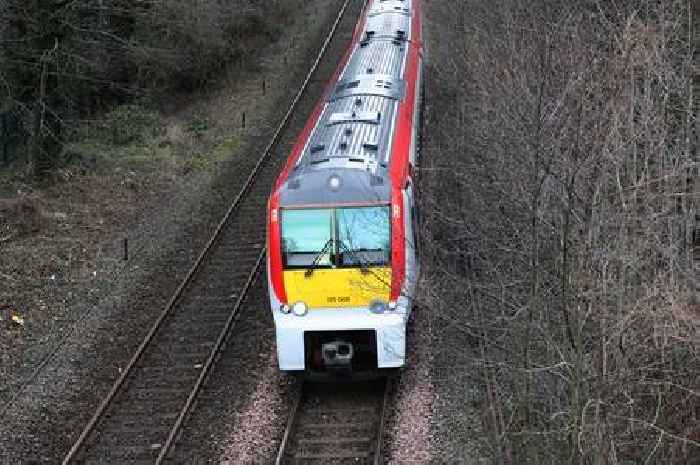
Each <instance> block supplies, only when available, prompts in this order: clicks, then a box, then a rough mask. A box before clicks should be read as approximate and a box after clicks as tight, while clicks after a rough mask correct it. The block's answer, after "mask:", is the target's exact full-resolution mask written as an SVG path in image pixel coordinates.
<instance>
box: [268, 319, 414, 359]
mask: <svg viewBox="0 0 700 465" xmlns="http://www.w3.org/2000/svg"><path fill="white" fill-rule="evenodd" d="M397 310H398V309H397ZM273 315H274V318H275V330H276V332H277V358H278V361H279V367H280V370H285V371H286V370H303V369H304V368H305V366H304V332H306V331H353V330H374V331H375V334H376V337H377V365H378V368H398V367H401V366H403V365H404V363H405V359H406V321H407V318H406V313H404V312H400V311H395V312H387V313H385V314H382V315H376V314H374V313H372V312H370V311H369V310H367V309H365V308H343V309H316V310H314V309H312V310H310V311H309V313H308V314H307V315H306V316H303V317H298V316H296V315H293V314H289V315H285V314H283V313H282V312H280V311H279V310H274V311H273Z"/></svg>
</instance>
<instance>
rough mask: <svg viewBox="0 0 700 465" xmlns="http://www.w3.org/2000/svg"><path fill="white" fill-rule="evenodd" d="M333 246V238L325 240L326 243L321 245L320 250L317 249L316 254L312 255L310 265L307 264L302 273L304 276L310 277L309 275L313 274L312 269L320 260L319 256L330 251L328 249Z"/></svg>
mask: <svg viewBox="0 0 700 465" xmlns="http://www.w3.org/2000/svg"><path fill="white" fill-rule="evenodd" d="M332 248H333V239H328V241H326V244H325V245H324V246H323V248H322V249H321V250H319V251H318V253H317V254H316V256H315V257H314V260H313V261H312V262H311V265H309V268H308V269H307V270H306V272H305V273H304V276H306V277H307V278H308V277H310V276H311V275H313V274H314V271H315V270H316V268H317V267H318V264H319V262H320V261H321V258H323V256H324V255H325V254H326V253H328V252H329V251H330V249H332Z"/></svg>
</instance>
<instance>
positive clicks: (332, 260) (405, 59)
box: [267, 0, 423, 374]
mask: <svg viewBox="0 0 700 465" xmlns="http://www.w3.org/2000/svg"><path fill="white" fill-rule="evenodd" d="M422 80H423V48H422V22H421V1H420V0H370V1H369V2H368V3H367V4H366V6H365V8H364V11H363V12H362V15H361V19H360V22H359V23H358V25H357V27H356V30H355V34H354V37H353V40H352V44H351V46H350V48H349V50H348V51H347V53H346V55H345V57H344V58H343V60H342V62H341V63H340V64H339V66H338V69H337V70H336V73H335V75H334V76H333V78H332V79H331V81H330V82H329V84H328V86H327V88H326V91H325V93H324V95H323V98H322V100H321V101H320V102H319V103H318V105H317V107H316V109H315V110H314V112H313V113H312V115H311V116H310V118H309V119H308V122H307V124H306V127H305V128H304V130H303V132H302V133H301V134H300V136H299V139H298V141H297V143H296V145H295V147H294V149H293V150H292V152H291V154H290V155H289V159H288V161H287V164H286V167H285V168H284V170H283V171H282V173H281V174H280V176H279V178H278V180H277V182H276V183H275V185H274V187H273V190H272V194H271V196H270V199H269V205H268V224H267V246H268V249H267V250H268V259H267V270H268V280H269V295H270V305H271V308H272V313H273V315H274V321H275V328H276V335H277V354H278V361H279V367H280V369H281V370H284V371H306V372H312V373H317V374H323V373H326V374H337V373H358V372H363V371H373V372H374V371H376V370H377V369H385V368H398V367H401V366H403V365H404V364H405V360H406V326H407V322H408V319H409V315H410V312H411V309H412V298H413V295H414V293H415V290H416V285H417V281H418V275H419V263H418V257H417V244H418V243H417V239H418V237H417V216H416V213H417V212H416V205H415V199H414V196H415V187H414V177H413V173H414V167H415V166H416V163H417V161H418V160H417V158H418V154H419V147H418V144H419V133H420V123H421V118H420V110H421V101H422V96H421V89H422Z"/></svg>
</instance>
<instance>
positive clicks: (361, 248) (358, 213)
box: [282, 206, 391, 269]
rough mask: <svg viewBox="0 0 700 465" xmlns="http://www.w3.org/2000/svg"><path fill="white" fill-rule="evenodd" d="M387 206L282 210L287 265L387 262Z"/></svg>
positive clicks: (352, 265)
mask: <svg viewBox="0 0 700 465" xmlns="http://www.w3.org/2000/svg"><path fill="white" fill-rule="evenodd" d="M390 214H391V212H390V208H389V206H378V207H352V208H334V209H298V210H297V209H295V210H291V209H288V210H283V211H282V251H283V256H284V266H285V268H286V269H295V268H296V269H299V268H309V267H313V268H336V267H338V268H361V267H367V266H387V265H389V263H390V260H391V221H390Z"/></svg>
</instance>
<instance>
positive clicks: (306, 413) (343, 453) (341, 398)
mask: <svg viewBox="0 0 700 465" xmlns="http://www.w3.org/2000/svg"><path fill="white" fill-rule="evenodd" d="M391 384H392V381H391V379H389V378H386V379H383V380H380V381H372V382H365V383H354V384H310V383H305V384H304V385H303V386H302V389H301V394H300V396H299V398H298V399H297V401H296V404H295V405H294V408H293V409H292V413H291V415H290V419H289V423H288V424H287V430H286V431H285V433H284V438H283V440H282V445H281V446H280V450H279V453H278V455H277V461H276V465H283V464H289V465H302V464H308V465H320V464H345V463H347V464H355V465H357V464H374V465H378V464H380V463H381V461H382V442H383V431H384V418H385V415H386V412H387V404H388V401H389V394H390V391H391Z"/></svg>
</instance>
